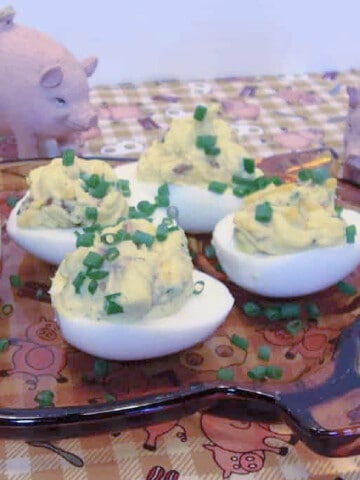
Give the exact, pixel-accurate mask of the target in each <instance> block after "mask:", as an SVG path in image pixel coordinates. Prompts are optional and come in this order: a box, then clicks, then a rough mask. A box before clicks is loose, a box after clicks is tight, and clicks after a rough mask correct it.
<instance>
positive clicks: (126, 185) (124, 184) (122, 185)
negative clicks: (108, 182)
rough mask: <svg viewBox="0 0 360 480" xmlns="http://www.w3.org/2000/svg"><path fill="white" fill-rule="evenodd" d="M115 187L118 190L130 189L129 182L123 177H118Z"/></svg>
mask: <svg viewBox="0 0 360 480" xmlns="http://www.w3.org/2000/svg"><path fill="white" fill-rule="evenodd" d="M116 187H117V188H118V189H120V190H129V191H130V183H129V180H126V179H124V178H120V179H119V180H118V181H117V182H116Z"/></svg>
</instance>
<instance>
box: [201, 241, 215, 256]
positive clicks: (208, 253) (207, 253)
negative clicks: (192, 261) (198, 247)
mask: <svg viewBox="0 0 360 480" xmlns="http://www.w3.org/2000/svg"><path fill="white" fill-rule="evenodd" d="M204 253H205V256H206V257H207V258H209V259H214V258H216V252H215V248H214V246H213V245H211V244H210V243H208V244H207V245H206V246H205V249H204Z"/></svg>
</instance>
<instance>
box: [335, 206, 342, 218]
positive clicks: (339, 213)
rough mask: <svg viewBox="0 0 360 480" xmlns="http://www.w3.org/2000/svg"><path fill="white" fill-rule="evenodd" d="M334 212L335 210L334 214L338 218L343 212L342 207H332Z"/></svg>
mask: <svg viewBox="0 0 360 480" xmlns="http://www.w3.org/2000/svg"><path fill="white" fill-rule="evenodd" d="M334 210H335V212H336V215H337V216H338V217H341V214H342V212H343V207H342V206H341V205H335V206H334Z"/></svg>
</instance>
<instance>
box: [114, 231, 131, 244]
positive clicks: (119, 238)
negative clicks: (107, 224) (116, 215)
mask: <svg viewBox="0 0 360 480" xmlns="http://www.w3.org/2000/svg"><path fill="white" fill-rule="evenodd" d="M115 239H116V242H124V241H125V240H131V234H130V233H129V232H127V231H126V230H123V229H120V230H118V231H117V232H116V234H115Z"/></svg>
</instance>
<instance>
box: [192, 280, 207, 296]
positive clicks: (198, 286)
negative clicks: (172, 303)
mask: <svg viewBox="0 0 360 480" xmlns="http://www.w3.org/2000/svg"><path fill="white" fill-rule="evenodd" d="M204 287H205V282H204V280H198V281H197V282H195V285H194V290H193V294H194V295H200V293H201V292H202V291H203V290H204Z"/></svg>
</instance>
